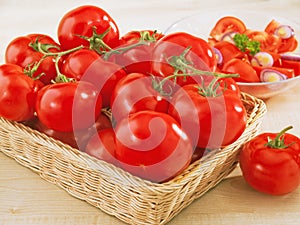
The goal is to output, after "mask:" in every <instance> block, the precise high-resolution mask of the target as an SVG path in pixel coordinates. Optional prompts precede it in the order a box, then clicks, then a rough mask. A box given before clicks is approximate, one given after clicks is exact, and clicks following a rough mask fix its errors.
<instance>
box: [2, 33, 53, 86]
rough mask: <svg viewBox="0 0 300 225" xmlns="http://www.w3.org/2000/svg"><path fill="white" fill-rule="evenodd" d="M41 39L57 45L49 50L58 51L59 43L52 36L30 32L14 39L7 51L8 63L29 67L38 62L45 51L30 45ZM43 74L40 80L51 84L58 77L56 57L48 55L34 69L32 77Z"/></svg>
mask: <svg viewBox="0 0 300 225" xmlns="http://www.w3.org/2000/svg"><path fill="white" fill-rule="evenodd" d="M37 40H38V41H39V42H40V43H41V44H49V45H53V46H56V47H50V48H49V49H48V51H49V52H57V51H58V48H59V44H57V43H56V42H55V41H54V40H53V39H52V38H51V37H50V36H48V35H45V34H29V35H27V36H21V37H17V38H15V39H14V40H12V41H11V42H10V43H9V44H8V46H7V48H6V52H5V61H6V63H12V64H16V65H19V66H21V67H23V68H26V69H29V68H30V67H31V68H32V66H33V65H34V64H35V63H38V62H39V61H40V60H41V58H42V57H43V56H44V55H43V53H41V52H38V51H37V50H35V49H34V48H32V47H31V46H30V44H31V43H35V42H36V41H37ZM41 74H43V75H42V76H41V77H40V78H39V80H40V81H42V82H43V83H44V84H49V83H50V82H51V80H53V79H54V78H55V77H56V74H57V73H56V69H55V63H54V58H53V57H52V56H48V57H46V58H45V59H44V60H43V61H42V62H41V64H40V65H39V66H38V68H37V70H36V71H33V74H30V76H32V77H34V78H35V77H38V76H40V75H41Z"/></svg>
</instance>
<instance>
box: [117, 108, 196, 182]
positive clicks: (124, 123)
mask: <svg viewBox="0 0 300 225" xmlns="http://www.w3.org/2000/svg"><path fill="white" fill-rule="evenodd" d="M115 133H116V157H117V159H118V160H119V161H120V163H121V167H122V168H124V169H125V170H126V171H128V172H130V173H132V174H134V175H136V176H139V177H141V178H144V179H147V180H151V181H154V182H163V181H167V180H169V179H171V178H173V177H174V176H176V175H178V174H179V173H181V172H182V171H183V170H184V169H185V168H186V167H187V166H188V165H189V164H190V161H191V158H192V154H193V147H192V145H191V142H190V139H189V137H188V136H187V135H186V133H185V132H184V131H183V130H182V129H181V127H180V125H179V124H178V123H177V121H176V120H175V119H174V118H173V117H171V116H170V115H168V114H165V113H161V112H155V111H147V110H146V111H139V112H137V113H133V114H131V115H130V116H129V117H128V118H126V119H124V120H121V121H120V123H118V124H117V126H116V128H115Z"/></svg>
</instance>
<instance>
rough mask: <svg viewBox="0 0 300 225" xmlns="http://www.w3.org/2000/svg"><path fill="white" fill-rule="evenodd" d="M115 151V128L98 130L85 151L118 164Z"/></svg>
mask: <svg viewBox="0 0 300 225" xmlns="http://www.w3.org/2000/svg"><path fill="white" fill-rule="evenodd" d="M115 151H116V143H115V131H114V129H113V128H107V129H102V130H100V131H98V132H97V133H96V134H94V135H93V136H92V137H91V138H90V140H89V141H88V143H87V145H86V148H85V153H87V154H89V155H91V156H94V157H95V158H97V159H100V160H104V161H105V162H108V163H111V164H114V165H117V164H118V160H117V159H116V156H115Z"/></svg>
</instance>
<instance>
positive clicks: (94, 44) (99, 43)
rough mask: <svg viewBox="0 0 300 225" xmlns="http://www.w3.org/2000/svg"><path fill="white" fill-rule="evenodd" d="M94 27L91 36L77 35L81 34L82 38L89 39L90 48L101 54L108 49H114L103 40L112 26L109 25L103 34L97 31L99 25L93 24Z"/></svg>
mask: <svg viewBox="0 0 300 225" xmlns="http://www.w3.org/2000/svg"><path fill="white" fill-rule="evenodd" d="M92 29H93V34H92V36H90V37H87V36H83V35H77V36H79V37H80V38H82V39H84V40H86V41H88V42H89V43H90V47H89V48H90V49H91V50H94V51H95V52H97V53H98V54H99V55H102V54H103V53H105V52H106V51H107V50H109V51H110V50H112V48H111V47H110V46H109V45H108V44H106V43H105V42H104V41H103V38H104V37H105V36H106V35H107V34H108V33H109V31H110V30H111V27H109V28H108V29H107V30H105V31H104V32H103V33H102V34H98V33H97V27H96V26H93V27H92Z"/></svg>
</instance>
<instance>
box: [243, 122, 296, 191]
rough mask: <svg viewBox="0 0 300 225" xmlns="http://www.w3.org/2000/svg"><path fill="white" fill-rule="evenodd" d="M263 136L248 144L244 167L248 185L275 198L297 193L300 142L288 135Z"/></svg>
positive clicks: (244, 153)
mask: <svg viewBox="0 0 300 225" xmlns="http://www.w3.org/2000/svg"><path fill="white" fill-rule="evenodd" d="M290 128H291V127H288V128H286V129H284V130H283V131H281V132H279V133H262V134H260V135H258V136H256V137H254V138H253V139H252V140H250V141H249V142H248V143H246V144H245V145H244V147H243V149H242V150H241V153H240V167H241V170H242V173H243V176H244V178H245V180H246V181H247V183H248V184H249V185H250V186H252V187H253V188H254V189H255V190H257V191H260V192H264V193H267V194H271V195H283V194H287V193H289V192H292V191H294V190H295V189H296V188H297V187H298V186H299V184H300V139H299V138H298V137H297V136H295V135H293V134H290V133H285V132H286V131H287V130H288V129H290Z"/></svg>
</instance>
